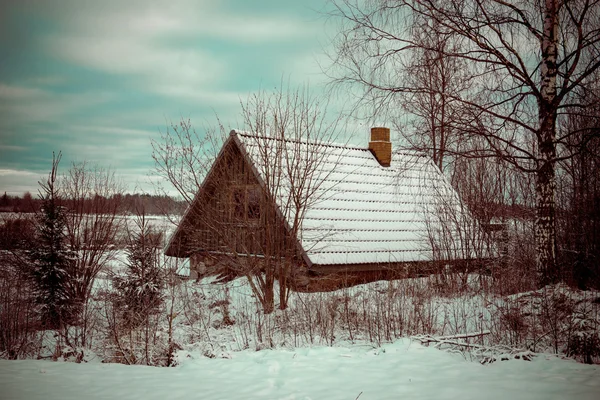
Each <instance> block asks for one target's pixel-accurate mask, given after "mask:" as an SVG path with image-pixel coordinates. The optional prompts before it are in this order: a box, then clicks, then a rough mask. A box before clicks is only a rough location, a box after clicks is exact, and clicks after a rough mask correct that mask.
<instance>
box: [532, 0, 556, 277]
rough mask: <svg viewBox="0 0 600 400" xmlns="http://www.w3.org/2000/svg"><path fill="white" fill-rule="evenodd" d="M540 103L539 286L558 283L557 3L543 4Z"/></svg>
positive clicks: (536, 234)
mask: <svg viewBox="0 0 600 400" xmlns="http://www.w3.org/2000/svg"><path fill="white" fill-rule="evenodd" d="M544 6H545V8H544V26H543V27H544V30H543V40H542V63H541V85H540V100H539V105H538V106H539V120H540V126H539V133H538V152H539V154H538V171H537V182H536V193H537V207H536V213H537V215H536V228H535V236H536V247H537V262H536V264H537V265H536V267H537V272H538V276H539V283H540V285H542V286H543V285H546V284H548V283H554V282H556V280H557V279H558V271H557V268H556V220H555V198H554V194H555V190H556V176H555V159H556V144H555V143H556V110H557V105H556V104H555V102H556V85H557V83H556V78H557V72H558V69H557V47H558V46H557V43H558V5H557V0H545V4H544Z"/></svg>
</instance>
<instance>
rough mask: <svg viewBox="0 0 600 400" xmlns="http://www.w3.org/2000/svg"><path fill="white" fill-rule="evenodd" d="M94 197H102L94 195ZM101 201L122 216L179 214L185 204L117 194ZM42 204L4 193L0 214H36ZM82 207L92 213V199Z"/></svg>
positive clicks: (25, 196)
mask: <svg viewBox="0 0 600 400" xmlns="http://www.w3.org/2000/svg"><path fill="white" fill-rule="evenodd" d="M96 197H103V196H99V195H96ZM96 200H98V199H96ZM102 200H103V201H106V202H108V203H109V204H113V205H114V204H118V205H119V209H118V214H123V215H128V214H129V215H131V214H135V213H136V212H137V210H139V209H140V207H143V208H144V210H146V213H147V214H148V215H158V214H164V213H169V214H181V213H183V211H185V207H186V204H187V203H185V202H184V201H181V200H176V199H174V198H172V197H169V196H167V195H152V194H146V193H133V194H131V193H126V194H120V193H119V194H114V195H111V196H109V197H108V198H102ZM63 201H64V202H65V203H68V202H69V200H68V199H66V200H63ZM42 204H43V200H42V199H41V198H36V197H34V196H32V195H31V193H30V192H25V193H23V195H22V196H11V195H8V194H7V193H6V192H4V194H3V195H2V196H0V213H1V212H17V213H36V212H39V211H40V209H41V207H42ZM65 205H67V204H65ZM82 207H83V212H84V213H86V214H92V213H94V199H92V198H88V199H83V203H82Z"/></svg>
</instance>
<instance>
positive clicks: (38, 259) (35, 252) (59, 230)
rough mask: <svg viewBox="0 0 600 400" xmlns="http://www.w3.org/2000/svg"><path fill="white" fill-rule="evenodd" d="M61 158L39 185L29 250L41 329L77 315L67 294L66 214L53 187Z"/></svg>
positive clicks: (70, 265) (70, 263) (69, 264)
mask: <svg viewBox="0 0 600 400" xmlns="http://www.w3.org/2000/svg"><path fill="white" fill-rule="evenodd" d="M60 158H61V154H60V153H59V154H58V156H57V157H53V161H52V171H51V172H50V174H49V176H48V180H47V181H46V182H39V184H40V186H41V190H40V197H41V199H42V208H41V210H40V211H39V213H38V215H37V216H36V217H37V218H36V219H37V232H36V239H37V243H36V246H35V248H33V249H32V250H30V258H31V261H32V268H31V276H32V278H33V283H34V287H35V291H36V301H37V303H38V305H39V306H40V307H41V308H40V310H41V318H40V319H41V322H42V326H44V327H45V328H46V329H59V328H62V327H63V326H64V325H65V324H69V323H72V322H73V320H74V318H75V317H76V314H77V312H76V307H75V304H74V301H73V297H72V296H71V290H70V288H71V286H72V285H71V282H70V280H71V269H72V268H73V263H74V255H73V253H72V252H71V251H70V250H69V248H68V245H67V243H66V237H65V224H66V210H65V208H64V207H62V206H61V205H60V195H59V192H58V189H57V187H56V185H55V183H56V172H57V169H58V163H59V161H60Z"/></svg>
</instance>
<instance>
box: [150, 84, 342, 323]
mask: <svg viewBox="0 0 600 400" xmlns="http://www.w3.org/2000/svg"><path fill="white" fill-rule="evenodd" d="M241 106H242V118H243V121H244V126H243V129H245V130H246V131H245V132H242V133H240V135H243V144H242V145H241V147H240V148H241V150H240V148H238V147H228V148H225V147H223V149H222V150H221V152H220V154H219V155H218V156H217V157H214V156H212V154H216V153H217V151H218V150H219V148H221V145H220V143H222V139H223V138H224V137H225V135H224V134H223V133H224V128H223V126H222V125H221V124H220V123H219V129H211V130H208V131H207V133H206V136H205V137H198V135H195V133H193V130H192V129H191V127H190V125H189V123H182V124H181V125H179V126H178V127H177V129H171V130H170V131H167V134H166V135H163V137H162V142H160V143H159V142H153V148H154V153H153V157H154V159H155V161H156V163H157V172H158V173H159V174H160V175H161V176H163V177H164V178H166V179H167V181H169V182H171V183H172V185H173V187H175V189H176V190H177V191H178V192H179V193H180V194H181V195H182V196H183V197H184V198H185V199H186V200H187V201H188V202H189V204H190V207H189V209H188V212H187V213H188V214H190V213H191V215H193V218H191V217H190V218H189V220H194V221H196V222H195V225H191V226H188V227H184V228H183V229H185V230H186V231H188V232H189V233H188V236H189V237H190V238H191V239H189V240H190V241H192V242H194V243H193V244H192V245H191V246H192V247H195V248H197V249H204V250H203V251H201V253H202V257H204V261H205V262H206V263H208V264H212V265H211V270H212V271H220V272H222V274H223V276H224V277H227V278H226V279H231V278H233V277H235V276H245V277H246V278H247V281H248V282H249V285H250V286H251V288H252V291H253V293H254V295H255V296H256V297H257V299H258V300H259V302H260V303H261V305H262V307H263V310H264V311H265V313H270V312H272V311H273V309H274V307H275V290H274V288H275V286H274V283H275V281H276V280H278V281H279V307H280V308H282V309H283V308H286V307H287V301H288V297H289V290H290V285H289V282H288V279H290V277H291V276H292V275H293V273H295V272H296V271H297V268H292V267H293V266H296V267H299V266H300V265H301V264H302V260H301V258H300V254H299V252H298V249H299V243H298V234H299V232H300V231H301V226H302V222H303V220H304V215H305V212H306V210H307V208H308V207H309V206H310V205H311V204H312V202H314V201H316V200H317V196H316V192H317V191H318V189H319V187H320V185H321V183H322V182H323V181H324V179H325V178H326V174H327V173H331V171H333V168H332V167H329V168H330V169H327V168H325V167H324V163H325V162H326V160H327V158H328V156H329V155H328V154H326V153H325V152H323V151H321V150H320V149H319V146H320V145H322V144H325V143H329V142H330V141H331V140H333V139H334V138H335V136H336V135H337V132H338V129H337V128H338V123H339V118H337V119H334V120H333V121H331V120H328V119H327V116H326V109H327V102H323V101H319V100H318V99H317V98H315V97H313V96H311V95H310V94H309V92H308V89H307V88H302V89H297V90H295V91H290V92H287V91H284V90H283V89H276V90H274V91H273V92H271V93H269V92H264V91H262V92H260V93H258V94H256V95H253V96H251V97H250V98H249V99H248V101H247V102H245V103H242V105H241ZM180 128H182V129H180ZM219 134H221V135H220V136H219ZM194 136H196V137H195V138H194ZM220 139H221V140H220ZM240 140H241V139H240ZM207 144H212V145H215V146H216V148H212V147H211V146H207ZM240 151H241V152H242V153H240ZM215 158H216V160H217V161H214V160H215ZM241 160H248V161H250V163H249V164H248V163H247V162H246V161H241ZM329 161H331V160H329ZM327 171H329V172H327ZM207 177H210V179H206V181H204V179H205V178H207ZM194 188H195V190H194ZM192 194H193V195H192ZM193 196H195V197H193ZM180 229H182V228H180ZM207 249H212V251H207ZM194 259H195V256H194V255H192V260H193V261H194Z"/></svg>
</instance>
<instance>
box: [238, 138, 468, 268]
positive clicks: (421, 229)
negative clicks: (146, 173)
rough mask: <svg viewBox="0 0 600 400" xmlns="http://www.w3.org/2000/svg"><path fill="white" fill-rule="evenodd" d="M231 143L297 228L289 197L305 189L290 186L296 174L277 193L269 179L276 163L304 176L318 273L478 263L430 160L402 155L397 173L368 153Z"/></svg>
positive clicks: (307, 226)
mask: <svg viewBox="0 0 600 400" xmlns="http://www.w3.org/2000/svg"><path fill="white" fill-rule="evenodd" d="M232 135H233V136H237V138H238V139H239V142H238V143H239V144H240V145H241V147H242V150H244V151H245V152H246V155H247V157H248V158H249V160H250V162H251V163H252V164H253V165H254V167H255V168H256V169H257V171H258V174H259V175H260V177H261V178H262V179H263V184H265V186H266V187H267V189H268V190H269V191H270V192H271V194H272V195H273V196H274V197H275V199H276V202H277V206H278V207H279V209H280V210H281V211H282V214H283V215H284V217H285V219H286V221H287V224H288V226H293V221H294V217H295V213H296V208H295V207H293V206H290V194H293V193H297V192H298V189H297V187H298V186H299V185H298V184H299V182H298V180H297V181H296V182H293V181H294V179H293V178H290V176H293V175H294V174H295V173H294V172H292V173H289V172H288V173H285V172H284V173H283V174H282V176H281V180H280V181H279V183H278V184H277V185H276V187H275V186H274V185H269V183H268V182H265V177H266V176H272V175H273V171H275V170H276V168H274V166H275V165H277V163H281V164H279V165H281V166H282V167H283V168H279V169H280V170H281V169H283V170H284V171H286V168H288V171H289V169H290V168H291V169H292V171H297V172H296V173H298V172H299V175H300V176H302V175H305V176H304V178H301V179H304V180H307V181H308V183H307V185H308V186H310V188H309V190H308V191H309V192H311V193H312V194H311V195H310V199H309V201H308V203H309V204H308V205H307V206H306V210H305V213H304V216H303V218H301V223H300V227H299V228H300V229H299V238H298V239H299V241H300V243H301V245H302V248H303V249H304V250H305V252H306V256H307V257H308V258H309V260H310V262H311V263H312V264H313V265H335V264H338V265H339V264H364V263H390V262H394V263H395V262H414V261H431V260H433V259H446V260H447V259H463V258H473V257H474V255H473V254H471V251H470V250H468V247H469V246H468V245H467V241H468V240H467V238H466V237H465V236H464V233H465V232H462V231H464V230H465V229H462V231H461V229H460V228H464V227H466V225H468V223H470V221H471V218H470V216H469V215H468V213H467V212H465V211H464V209H463V207H461V203H460V200H459V198H458V195H457V193H456V192H455V191H454V190H453V188H452V187H451V186H450V184H449V183H448V182H447V181H446V179H445V177H444V176H443V174H442V173H441V171H440V170H439V169H438V168H437V167H436V166H435V165H434V164H433V162H432V161H431V160H430V159H429V158H428V157H426V156H424V155H422V154H419V153H411V152H402V153H400V152H398V153H394V154H393V157H392V163H391V165H390V167H382V166H381V165H380V164H379V162H378V161H377V160H376V159H375V157H374V156H373V155H372V153H371V152H370V151H369V150H368V149H367V148H361V147H356V146H346V145H341V144H327V143H310V142H301V141H294V140H285V139H276V138H273V137H269V136H258V135H253V134H249V133H246V132H239V131H232ZM277 154H285V155H286V156H284V157H279V156H278V155H277ZM315 155H316V156H315ZM286 159H287V160H290V159H292V161H286ZM286 163H287V164H286ZM291 163H293V164H294V165H293V166H290V165H289V164H291ZM305 190H306V189H305ZM273 192H274V193H273ZM292 197H293V196H292ZM442 221H444V223H442ZM448 221H453V222H454V223H446V222H448ZM442 233H446V234H445V235H443V234H442ZM438 237H439V238H438ZM442 241H443V244H444V245H442ZM443 250H446V251H445V252H444V251H443Z"/></svg>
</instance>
